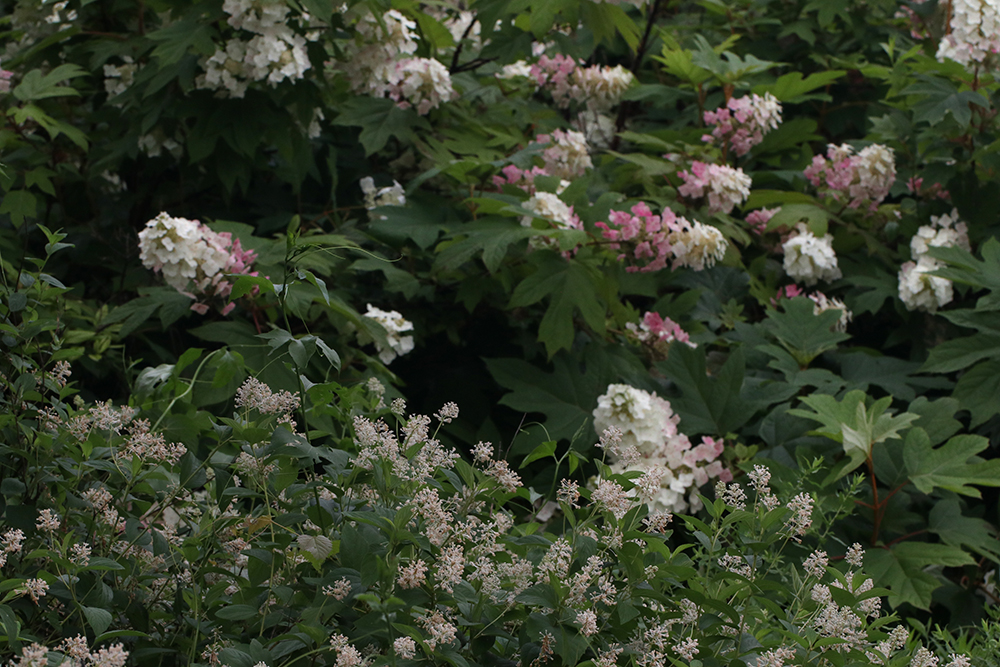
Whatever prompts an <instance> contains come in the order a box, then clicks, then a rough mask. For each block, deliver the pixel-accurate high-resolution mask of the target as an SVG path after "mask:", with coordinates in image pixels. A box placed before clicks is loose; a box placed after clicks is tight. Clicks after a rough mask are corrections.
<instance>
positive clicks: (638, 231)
mask: <svg viewBox="0 0 1000 667" xmlns="http://www.w3.org/2000/svg"><path fill="white" fill-rule="evenodd" d="M676 221H677V215H676V214H675V213H674V212H673V211H671V210H670V209H665V210H664V211H663V215H662V216H660V215H653V212H652V211H651V210H649V206H647V205H646V204H645V203H644V202H639V203H638V204H636V205H635V206H633V207H632V211H631V213H628V212H625V211H611V212H610V213H609V214H608V222H606V223H605V222H598V223H596V224H595V226H597V227H599V228H600V229H603V230H604V231H603V232H602V236H604V238H605V239H607V240H609V241H611V244H610V247H611V248H612V249H613V250H618V249H620V248H624V249H626V250H627V252H623V253H622V254H620V255H618V259H619V261H622V260H625V258H626V257H628V259H629V261H630V262H631V265H630V266H628V267H626V268H625V270H626V271H629V272H630V273H634V272H637V271H639V272H643V273H645V272H648V271H659V270H660V269H662V268H665V267H666V266H667V260H668V259H671V258H672V257H673V255H672V253H671V252H670V249H671V248H670V241H669V239H668V235H669V234H670V232H671V231H673V229H674V227H675V226H676Z"/></svg>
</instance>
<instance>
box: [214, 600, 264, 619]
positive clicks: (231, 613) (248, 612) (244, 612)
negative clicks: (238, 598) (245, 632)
mask: <svg viewBox="0 0 1000 667" xmlns="http://www.w3.org/2000/svg"><path fill="white" fill-rule="evenodd" d="M261 613H262V612H261V610H260V609H259V608H257V607H254V606H252V605H248V604H231V605H229V606H228V607H223V608H222V609H220V610H219V611H217V612H215V615H216V616H217V617H218V618H221V619H223V620H226V621H245V620H247V619H248V618H253V617H254V616H259V615H260V614H261Z"/></svg>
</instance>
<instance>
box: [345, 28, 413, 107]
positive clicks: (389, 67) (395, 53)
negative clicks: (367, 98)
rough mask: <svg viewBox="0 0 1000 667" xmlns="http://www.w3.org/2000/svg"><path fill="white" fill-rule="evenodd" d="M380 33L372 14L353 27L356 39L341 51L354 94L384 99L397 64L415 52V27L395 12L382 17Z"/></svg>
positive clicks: (393, 77)
mask: <svg viewBox="0 0 1000 667" xmlns="http://www.w3.org/2000/svg"><path fill="white" fill-rule="evenodd" d="M382 25H383V26H385V29H384V30H383V29H382V27H381V26H380V25H379V22H378V20H377V19H376V18H375V17H374V16H373V15H371V14H367V15H365V16H363V17H362V18H361V19H360V20H359V21H358V22H357V24H356V25H355V29H356V30H357V33H358V38H359V39H356V40H355V41H352V42H348V44H347V45H346V46H345V47H344V54H345V56H346V62H345V63H344V67H345V69H344V73H345V74H346V75H347V80H348V82H349V83H350V85H351V89H352V90H353V91H354V92H356V93H367V94H368V95H371V96H372V97H384V96H385V95H386V94H388V93H389V91H390V89H391V88H392V85H393V82H394V81H395V71H396V61H397V60H399V59H400V58H404V57H406V56H408V55H410V54H413V53H416V51H417V36H416V33H415V32H414V30H416V27H417V24H416V22H415V21H412V20H410V19H408V18H406V17H405V16H403V15H402V14H401V13H399V12H398V11H396V10H395V9H393V10H390V11H388V12H386V13H384V14H382Z"/></svg>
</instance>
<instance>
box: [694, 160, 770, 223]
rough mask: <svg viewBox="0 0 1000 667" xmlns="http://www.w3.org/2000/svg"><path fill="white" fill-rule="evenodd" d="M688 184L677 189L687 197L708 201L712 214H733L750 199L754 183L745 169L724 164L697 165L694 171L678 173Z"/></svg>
mask: <svg viewBox="0 0 1000 667" xmlns="http://www.w3.org/2000/svg"><path fill="white" fill-rule="evenodd" d="M677 175H678V176H680V177H681V179H682V180H683V181H684V184H683V185H681V186H680V187H678V188H677V192H679V193H680V194H681V195H682V196H684V197H690V198H692V199H698V198H701V197H706V196H707V197H708V212H709V213H729V212H730V211H732V210H733V207H735V206H736V205H737V204H742V203H743V202H745V201H746V200H747V197H749V196H750V185H751V183H752V180H751V178H750V177H749V176H747V175H746V174H745V173H743V170H742V169H739V168H735V169H734V168H733V167H730V166H728V165H724V164H706V163H704V162H699V161H697V160H696V161H695V162H694V163H693V164H692V165H691V171H690V172H687V171H681V172H678V174H677Z"/></svg>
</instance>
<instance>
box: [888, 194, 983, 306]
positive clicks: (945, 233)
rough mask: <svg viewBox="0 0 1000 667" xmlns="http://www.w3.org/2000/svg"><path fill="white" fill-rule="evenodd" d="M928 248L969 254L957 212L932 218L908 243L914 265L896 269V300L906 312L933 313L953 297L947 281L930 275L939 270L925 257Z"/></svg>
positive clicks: (966, 232)
mask: <svg viewBox="0 0 1000 667" xmlns="http://www.w3.org/2000/svg"><path fill="white" fill-rule="evenodd" d="M932 247H934V248H961V249H963V250H966V251H969V250H971V247H970V245H969V230H968V226H967V225H966V224H965V223H964V222H960V221H959V219H958V210H957V209H955V210H952V212H951V214H950V215H949V214H945V215H942V216H935V215H932V216H931V224H929V225H924V226H922V227H921V228H920V229H918V230H917V233H916V234H915V235H914V236H913V238H912V239H910V255H911V257H912V258H913V260H914V261H910V262H906V263H905V264H903V265H902V266H901V267H900V268H899V298H900V299H901V300H902V301H903V303H904V304H905V305H906V308H907V310H924V311H927V312H931V313H933V312H934V311H936V310H937V309H938V308H940V307H941V306H943V305H945V304H947V303H950V302H951V300H952V299H953V298H954V296H955V295H954V290H953V289H952V283H951V281H950V280H948V279H947V278H941V277H939V276H934V275H931V273H932V272H933V271H936V270H937V269H939V268H941V267H942V263H941V262H940V261H939V260H937V259H935V258H933V257H931V256H930V255H928V254H927V251H928V249H930V248H932Z"/></svg>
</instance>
